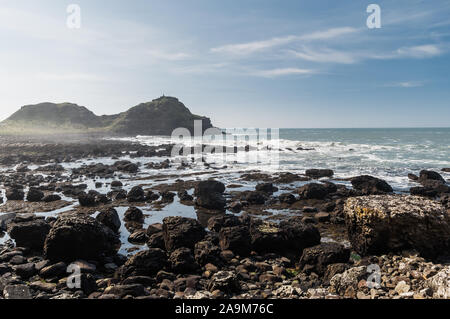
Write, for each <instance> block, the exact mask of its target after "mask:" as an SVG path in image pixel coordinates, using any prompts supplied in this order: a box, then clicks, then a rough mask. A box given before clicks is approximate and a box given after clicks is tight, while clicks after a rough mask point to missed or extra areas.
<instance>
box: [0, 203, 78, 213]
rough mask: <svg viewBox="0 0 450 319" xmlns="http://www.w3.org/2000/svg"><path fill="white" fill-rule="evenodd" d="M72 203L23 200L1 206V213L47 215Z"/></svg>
mask: <svg viewBox="0 0 450 319" xmlns="http://www.w3.org/2000/svg"><path fill="white" fill-rule="evenodd" d="M70 204H71V203H70V202H68V201H65V200H58V201H55V202H50V203H46V202H26V201H21V200H9V201H7V202H6V203H5V204H4V205H2V206H0V213H10V212H14V213H21V214H24V213H36V212H37V213H46V212H51V211H54V210H57V209H61V208H64V207H67V206H69V205H70Z"/></svg>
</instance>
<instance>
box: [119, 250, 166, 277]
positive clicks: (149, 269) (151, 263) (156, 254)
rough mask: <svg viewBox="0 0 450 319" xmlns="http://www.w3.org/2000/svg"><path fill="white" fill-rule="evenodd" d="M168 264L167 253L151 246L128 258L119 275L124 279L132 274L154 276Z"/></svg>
mask: <svg viewBox="0 0 450 319" xmlns="http://www.w3.org/2000/svg"><path fill="white" fill-rule="evenodd" d="M166 265H167V256H166V253H165V252H164V251H163V250H161V249H159V248H149V249H148V250H145V251H141V252H139V253H137V254H136V255H134V256H133V257H131V258H130V259H128V261H127V262H126V263H125V264H124V265H123V266H121V267H120V268H119V269H118V270H117V275H118V277H119V278H122V279H125V278H128V277H130V276H151V277H153V276H155V275H156V274H157V273H158V271H160V270H161V269H163V268H164V267H165V266H166Z"/></svg>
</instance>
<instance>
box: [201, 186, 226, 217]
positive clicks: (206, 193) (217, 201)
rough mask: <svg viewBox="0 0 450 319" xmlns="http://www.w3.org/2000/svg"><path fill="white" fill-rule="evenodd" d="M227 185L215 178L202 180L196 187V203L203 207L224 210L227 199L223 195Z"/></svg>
mask: <svg viewBox="0 0 450 319" xmlns="http://www.w3.org/2000/svg"><path fill="white" fill-rule="evenodd" d="M224 191H225V185H224V184H223V183H221V182H218V181H215V180H207V181H201V182H200V183H198V184H197V186H196V187H195V191H194V195H195V196H196V200H195V203H196V204H197V205H198V206H200V207H203V208H207V209H217V210H223V209H224V208H225V205H226V200H225V198H224V197H223V192H224Z"/></svg>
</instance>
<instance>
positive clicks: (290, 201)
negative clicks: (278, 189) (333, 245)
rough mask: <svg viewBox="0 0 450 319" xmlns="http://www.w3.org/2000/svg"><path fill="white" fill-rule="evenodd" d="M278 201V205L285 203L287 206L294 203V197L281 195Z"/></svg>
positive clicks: (287, 194) (286, 194)
mask: <svg viewBox="0 0 450 319" xmlns="http://www.w3.org/2000/svg"><path fill="white" fill-rule="evenodd" d="M278 200H279V201H280V203H286V204H289V205H290V204H293V203H295V202H296V198H295V196H294V195H292V194H289V193H284V194H281V195H280V196H278Z"/></svg>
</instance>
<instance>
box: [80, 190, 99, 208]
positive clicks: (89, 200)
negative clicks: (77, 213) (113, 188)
mask: <svg viewBox="0 0 450 319" xmlns="http://www.w3.org/2000/svg"><path fill="white" fill-rule="evenodd" d="M78 202H79V203H80V205H81V206H83V207H91V206H95V205H97V201H96V199H95V195H93V194H91V193H87V194H86V193H85V192H81V194H79V195H78Z"/></svg>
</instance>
